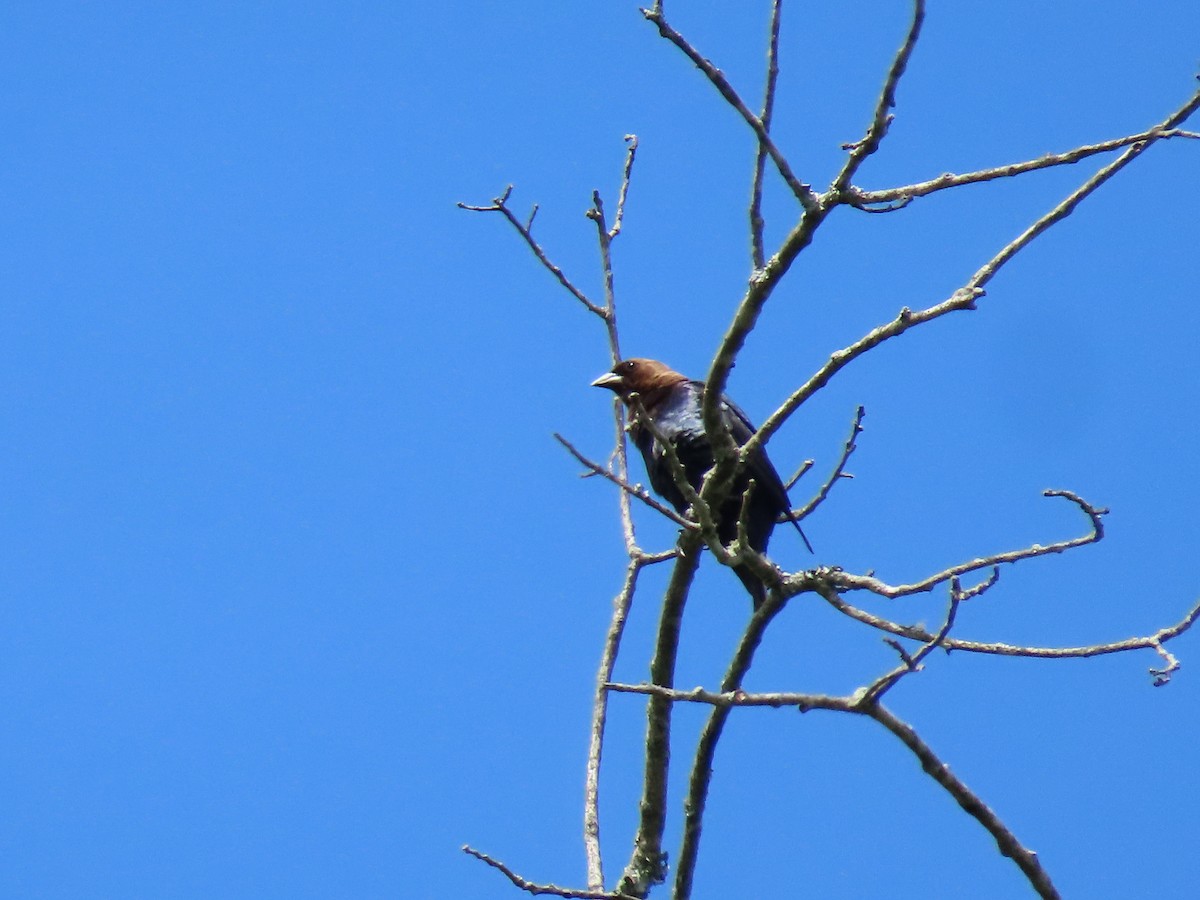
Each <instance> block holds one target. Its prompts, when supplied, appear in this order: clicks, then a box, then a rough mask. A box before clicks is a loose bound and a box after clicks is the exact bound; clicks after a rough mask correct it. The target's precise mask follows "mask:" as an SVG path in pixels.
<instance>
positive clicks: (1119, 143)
mask: <svg viewBox="0 0 1200 900" xmlns="http://www.w3.org/2000/svg"><path fill="white" fill-rule="evenodd" d="M1156 133H1157V136H1158V137H1159V138H1162V139H1164V140H1166V139H1170V138H1176V137H1181V138H1190V139H1192V140H1196V139H1198V138H1200V134H1197V133H1196V132H1193V131H1183V130H1181V129H1178V128H1172V129H1169V130H1167V131H1162V132H1161V133H1160V132H1159V131H1158V129H1157V128H1151V129H1150V130H1149V131H1143V132H1141V133H1139V134H1131V135H1127V136H1125V137H1120V138H1115V139H1114V140H1110V141H1101V142H1100V143H1097V144H1087V145H1085V146H1082V147H1076V148H1075V149H1074V150H1068V151H1067V152H1066V153H1047V154H1046V155H1045V156H1040V157H1038V158H1037V159H1030V160H1025V161H1024V162H1018V163H1009V164H1008V165H1004V166H995V167H994V168H990V169H980V170H978V171H976V172H967V173H965V174H963V175H955V174H953V173H950V172H947V173H945V174H943V175H939V176H938V177H937V178H931V179H929V180H928V181H921V182H918V183H916V184H907V185H904V186H903V187H895V188H887V189H886V190H879V191H864V190H859V189H858V188H856V187H854V186H853V185H849V186H847V187H846V189H845V192H844V194H843V198H842V199H843V200H844V201H845V202H846V203H849V204H850V205H851V206H854V207H864V206H866V205H868V204H877V203H891V202H900V203H902V204H905V205H907V202H908V201H911V200H913V199H914V198H916V197H925V196H928V195H929V194H933V193H936V192H937V191H944V190H947V189H948V188H956V187H962V186H963V185H966V184H981V183H983V182H985V181H994V180H996V179H997V178H1012V177H1014V176H1016V175H1024V174H1025V173H1026V172H1035V171H1037V170H1038V169H1049V168H1051V167H1053V166H1064V165H1073V164H1075V163H1077V162H1079V161H1081V160H1084V159H1087V158H1088V157H1090V156H1095V155H1096V154H1098V153H1107V152H1109V151H1110V150H1117V149H1119V148H1121V147H1128V146H1129V145H1130V144H1136V143H1138V142H1139V141H1144V140H1147V139H1148V138H1150V137H1152V136H1154V135H1155V134H1156ZM890 209H891V208H889V210H890ZM865 211H866V212H882V211H884V210H872V209H867V210H865Z"/></svg>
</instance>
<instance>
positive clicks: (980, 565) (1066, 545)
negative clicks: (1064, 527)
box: [828, 491, 1108, 598]
mask: <svg viewBox="0 0 1200 900" xmlns="http://www.w3.org/2000/svg"><path fill="white" fill-rule="evenodd" d="M1042 496H1043V497H1063V498H1065V499H1067V500H1070V501H1071V502H1072V503H1074V504H1075V505H1076V506H1078V507H1079V508H1080V509H1081V510H1082V511H1083V512H1084V513H1085V514H1086V515H1087V517H1088V519H1089V520H1090V521H1091V526H1092V529H1091V532H1090V533H1088V534H1084V535H1080V536H1079V537H1074V538H1069V539H1068V540H1065V541H1056V542H1054V543H1053V544H1046V545H1044V546H1043V545H1042V544H1032V545H1030V546H1028V547H1023V548H1021V549H1020V550H1006V551H1005V552H1003V553H996V554H993V555H992V556H984V557H980V558H979V559H972V560H968V561H966V562H962V563H959V564H957V565H954V566H950V567H949V568H947V569H943V570H942V571H940V572H935V573H934V574H933V575H930V576H929V577H928V578H923V579H922V580H921V581H917V582H913V583H912V584H899V585H891V584H888V583H887V582H884V581H881V580H880V579H878V578H876V577H875V576H873V575H852V574H850V573H849V572H840V571H839V572H832V573H830V574H829V576H828V577H829V582H830V583H831V584H832V585H833V586H834V587H836V588H839V589H842V590H863V591H870V592H871V593H873V594H878V595H879V596H881V597H889V598H896V597H905V596H908V595H909V594H921V593H924V592H925V591H929V590H932V589H933V588H935V587H937V586H938V585H939V584H942V583H943V582H946V581H949V580H950V579H951V578H955V577H957V576H960V575H966V574H969V573H970V572H976V571H978V570H980V569H988V568H992V567H994V566H997V565H1002V564H1005V563H1015V562H1019V561H1020V560H1023V559H1033V558H1034V557H1037V556H1045V555H1046V554H1047V553H1062V552H1064V551H1066V550H1070V549H1071V548H1072V547H1082V546H1083V545H1084V544H1094V543H1096V542H1097V541H1099V540H1102V539H1103V538H1104V523H1103V521H1102V520H1101V516H1104V515H1106V514H1107V513H1108V510H1107V509H1104V508H1102V507H1096V506H1092V505H1091V504H1090V503H1088V502H1087V501H1086V500H1084V499H1083V498H1082V497H1080V496H1079V495H1078V494H1075V493H1073V492H1071V491H1042Z"/></svg>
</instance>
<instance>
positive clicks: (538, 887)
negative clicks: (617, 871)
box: [462, 844, 638, 900]
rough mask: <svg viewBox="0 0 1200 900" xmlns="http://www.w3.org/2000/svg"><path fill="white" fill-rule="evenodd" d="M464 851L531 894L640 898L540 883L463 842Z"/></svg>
mask: <svg viewBox="0 0 1200 900" xmlns="http://www.w3.org/2000/svg"><path fill="white" fill-rule="evenodd" d="M462 852H463V853H465V854H467V855H468V856H473V857H475V858H476V859H478V860H480V861H481V862H485V863H487V864H488V865H489V866H491V867H492V868H493V869H496V870H497V871H499V872H502V873H503V874H504V875H505V876H506V877H507V878H508V880H509V881H511V882H512V883H513V884H514V885H516V886H517V887H519V888H520V889H521V890H523V891H526V892H528V893H530V894H534V895H538V894H548V895H550V896H552V897H569V898H573V900H638V898H636V897H631V896H629V895H628V894H621V893H613V892H610V891H592V890H587V891H581V890H577V889H575V888H565V887H559V886H558V885H557V884H538V883H536V882H533V881H530V880H529V879H528V878H522V877H521V876H520V875H518V874H517V873H516V872H514V871H513V870H512V869H510V868H509V867H508V866H506V865H505V864H504V863H502V862H500V860H498V859H493V858H492V857H490V856H488V855H487V854H486V853H482V852H481V851H479V850H476V849H475V848H474V847H471V846H468V845H467V844H463V846H462Z"/></svg>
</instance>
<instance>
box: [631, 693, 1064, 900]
mask: <svg viewBox="0 0 1200 900" xmlns="http://www.w3.org/2000/svg"><path fill="white" fill-rule="evenodd" d="M608 688H609V690H611V691H617V692H622V693H631V694H649V695H650V696H652V697H661V698H662V699H663V700H664V701H674V702H687V703H708V704H711V705H713V706H717V707H721V708H726V709H728V708H731V707H734V706H769V707H775V708H778V707H785V706H794V707H797V708H799V709H800V711H801V712H808V711H809V710H812V709H826V710H832V711H835V712H843V713H854V714H857V715H863V716H867V717H868V718H871V719H874V720H875V721H876V722H878V723H879V724H880V725H882V726H883V727H884V728H886V729H887V730H888V731H890V732H891V733H892V734H894V735H895V736H896V737H897V738H899V739H900V741H901V742H902V743H903V744H904V745H905V746H906V747H908V749H909V750H911V751H912V753H913V755H915V756H916V757H917V759H918V760H919V761H920V763H921V768H922V769H924V770H925V773H926V774H927V775H929V776H930V777H931V778H932V779H933V780H934V781H936V782H937V783H938V784H939V785H941V787H942V788H943V789H945V790H946V792H947V793H949V794H950V796H952V797H953V798H954V799H955V800H956V801H957V802H958V805H959V806H961V807H962V808H963V810H964V811H965V812H966V813H967V814H968V815H970V816H971V817H972V818H974V819H975V820H976V821H978V822H979V823H980V824H981V825H982V826H983V827H984V828H985V829H987V831H988V833H989V834H991V835H992V837H993V838H995V840H996V845H997V846H998V847H999V849H1000V853H1001V854H1002V855H1004V856H1007V857H1008V858H1009V859H1011V860H1012V861H1013V862H1014V863H1016V865H1017V867H1018V868H1019V869H1020V870H1021V872H1022V873H1023V874H1024V875H1025V877H1026V879H1027V880H1028V881H1029V883H1030V885H1031V886H1032V887H1033V888H1034V890H1035V891H1037V893H1038V895H1039V896H1041V897H1043V898H1045V900H1057V898H1058V897H1059V894H1058V891H1057V890H1056V889H1055V887H1054V884H1053V882H1051V880H1050V876H1049V874H1048V873H1047V872H1046V871H1045V869H1043V868H1042V866H1041V863H1040V862H1038V859H1037V854H1036V853H1034V852H1033V851H1032V850H1029V849H1028V848H1027V847H1025V846H1024V845H1023V844H1022V843H1021V842H1020V841H1019V840H1018V839H1017V838H1016V836H1015V835H1014V834H1013V833H1012V831H1010V830H1009V829H1008V828H1007V827H1006V826H1005V825H1004V823H1003V822H1001V821H1000V819H999V817H998V816H997V815H996V814H995V813H994V812H993V811H992V810H991V809H990V808H989V807H988V806H987V804H985V803H984V802H983V800H981V799H980V798H979V796H978V795H976V794H975V793H974V792H973V791H971V789H970V788H968V787H967V786H966V784H965V783H964V782H963V781H962V780H961V779H959V778H957V777H956V776H955V775H954V774H953V773H952V772H951V771H950V768H949V766H947V765H946V764H945V763H944V762H942V761H941V759H939V758H938V756H937V755H936V754H935V753H934V752H933V750H932V749H930V747H929V745H928V744H926V743H925V742H924V741H923V740H921V738H920V736H919V735H918V734H917V733H916V731H915V730H913V728H912V726H910V725H908V724H907V723H905V722H903V721H901V720H900V719H899V718H897V717H896V716H895V715H893V714H892V713H891V712H890V711H889V710H887V709H886V708H885V707H883V706H882V705H881V704H878V703H874V702H871V701H869V700H867V699H865V698H864V697H863V696H862V692H859V694H858V695H856V696H854V697H831V696H828V695H825V694H800V693H771V694H759V693H755V694H746V693H742V692H740V691H731V692H722V693H714V692H712V691H706V690H704V689H703V688H695V689H694V690H690V691H679V690H672V689H670V688H664V687H662V686H660V685H655V684H636V685H635V684H610V685H608Z"/></svg>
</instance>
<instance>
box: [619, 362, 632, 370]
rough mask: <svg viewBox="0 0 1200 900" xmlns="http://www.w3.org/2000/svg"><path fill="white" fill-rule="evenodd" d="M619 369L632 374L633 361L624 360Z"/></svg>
mask: <svg viewBox="0 0 1200 900" xmlns="http://www.w3.org/2000/svg"><path fill="white" fill-rule="evenodd" d="M621 368H622V369H623V370H624V371H626V372H632V371H633V360H626V361H625V362H623V363H621Z"/></svg>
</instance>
